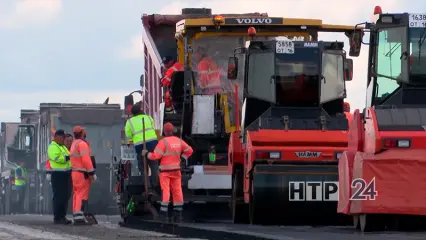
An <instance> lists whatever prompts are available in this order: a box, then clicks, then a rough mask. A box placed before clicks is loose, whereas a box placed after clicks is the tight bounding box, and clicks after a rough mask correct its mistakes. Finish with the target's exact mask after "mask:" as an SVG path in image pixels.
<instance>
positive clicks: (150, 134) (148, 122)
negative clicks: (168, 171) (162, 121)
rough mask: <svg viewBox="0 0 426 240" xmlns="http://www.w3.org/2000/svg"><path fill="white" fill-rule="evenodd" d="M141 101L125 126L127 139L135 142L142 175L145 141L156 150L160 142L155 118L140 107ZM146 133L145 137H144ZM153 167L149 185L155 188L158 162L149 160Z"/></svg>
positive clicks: (133, 108)
mask: <svg viewBox="0 0 426 240" xmlns="http://www.w3.org/2000/svg"><path fill="white" fill-rule="evenodd" d="M140 104H141V102H138V103H136V104H135V105H133V107H132V109H131V111H132V115H133V116H132V117H131V118H130V119H129V120H127V122H126V126H125V133H126V137H127V139H131V142H129V143H130V144H133V145H134V147H135V151H136V154H137V157H138V168H139V172H140V173H141V175H143V173H144V163H143V161H142V158H141V156H142V155H141V153H142V150H144V149H143V143H144V140H145V144H146V148H147V149H146V150H148V151H154V148H155V146H156V145H157V143H158V139H157V133H156V132H155V128H154V119H153V118H152V117H151V116H148V115H146V114H144V113H143V112H142V110H141V108H140ZM142 121H143V122H144V123H145V132H144V130H143V122H142ZM144 135H145V137H144ZM148 164H149V167H150V169H151V179H150V180H151V181H150V183H151V184H149V183H148V184H149V187H150V188H151V189H150V190H152V189H155V188H156V187H157V186H158V162H153V161H148Z"/></svg>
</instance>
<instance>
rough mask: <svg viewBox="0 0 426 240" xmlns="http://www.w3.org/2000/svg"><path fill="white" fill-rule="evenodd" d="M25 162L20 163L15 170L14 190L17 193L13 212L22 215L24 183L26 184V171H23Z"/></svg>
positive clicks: (24, 192)
mask: <svg viewBox="0 0 426 240" xmlns="http://www.w3.org/2000/svg"><path fill="white" fill-rule="evenodd" d="M24 166H25V162H20V163H19V166H18V167H16V168H15V188H16V193H17V197H18V199H17V201H16V205H15V209H14V210H15V211H14V212H17V213H24V204H25V195H26V186H27V185H26V183H27V170H26V169H25V167H24Z"/></svg>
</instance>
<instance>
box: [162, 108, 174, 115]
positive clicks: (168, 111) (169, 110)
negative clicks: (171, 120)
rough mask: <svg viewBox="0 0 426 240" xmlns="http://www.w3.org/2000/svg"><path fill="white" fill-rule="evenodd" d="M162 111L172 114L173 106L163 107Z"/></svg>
mask: <svg viewBox="0 0 426 240" xmlns="http://www.w3.org/2000/svg"><path fill="white" fill-rule="evenodd" d="M164 112H165V113H166V114H173V113H174V111H173V108H172V107H166V108H164Z"/></svg>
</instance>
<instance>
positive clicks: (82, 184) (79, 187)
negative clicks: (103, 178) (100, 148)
mask: <svg viewBox="0 0 426 240" xmlns="http://www.w3.org/2000/svg"><path fill="white" fill-rule="evenodd" d="M90 154H91V151H90V147H89V144H88V143H87V142H85V141H83V140H81V139H77V140H75V141H74V142H73V143H72V145H71V151H70V161H71V165H72V186H73V190H74V195H73V198H72V211H73V217H74V220H76V221H82V220H84V219H85V217H84V211H85V207H87V200H88V199H89V192H90V184H91V183H92V179H91V177H90V176H89V175H93V174H95V169H94V168H93V164H92V160H91V158H90Z"/></svg>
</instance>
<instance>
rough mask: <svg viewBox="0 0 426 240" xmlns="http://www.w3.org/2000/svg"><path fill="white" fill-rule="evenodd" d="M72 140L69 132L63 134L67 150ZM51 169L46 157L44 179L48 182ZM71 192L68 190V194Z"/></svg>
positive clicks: (69, 148)
mask: <svg viewBox="0 0 426 240" xmlns="http://www.w3.org/2000/svg"><path fill="white" fill-rule="evenodd" d="M73 140H74V139H73V137H72V135H71V134H68V133H67V134H65V140H64V145H65V146H66V147H67V149H68V151H69V150H71V144H72V141H73ZM51 170H52V167H51V166H50V162H49V159H47V161H46V170H45V172H46V180H47V181H49V182H50V178H51V175H50V174H51ZM71 193H72V191H70V194H71ZM70 197H71V196H70Z"/></svg>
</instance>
